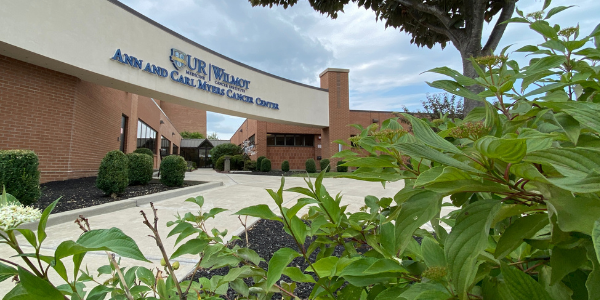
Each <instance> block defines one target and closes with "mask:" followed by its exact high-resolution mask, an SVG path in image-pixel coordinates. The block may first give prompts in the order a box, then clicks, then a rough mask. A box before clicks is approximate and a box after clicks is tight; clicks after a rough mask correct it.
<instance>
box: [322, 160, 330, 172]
mask: <svg viewBox="0 0 600 300" xmlns="http://www.w3.org/2000/svg"><path fill="white" fill-rule="evenodd" d="M319 165H320V167H321V171H323V170H327V171H326V172H329V171H331V168H329V159H327V158H326V159H322V160H321V161H320V162H319Z"/></svg>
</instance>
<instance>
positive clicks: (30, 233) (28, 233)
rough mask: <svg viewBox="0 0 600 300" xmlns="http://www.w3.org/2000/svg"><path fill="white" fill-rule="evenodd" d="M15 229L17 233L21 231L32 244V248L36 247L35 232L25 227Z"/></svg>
mask: <svg viewBox="0 0 600 300" xmlns="http://www.w3.org/2000/svg"><path fill="white" fill-rule="evenodd" d="M15 230H16V231H18V232H19V233H21V234H22V235H23V237H25V239H26V240H27V242H29V244H30V245H31V246H33V247H34V248H37V239H36V237H35V233H33V231H31V230H29V229H25V228H17V229H15Z"/></svg>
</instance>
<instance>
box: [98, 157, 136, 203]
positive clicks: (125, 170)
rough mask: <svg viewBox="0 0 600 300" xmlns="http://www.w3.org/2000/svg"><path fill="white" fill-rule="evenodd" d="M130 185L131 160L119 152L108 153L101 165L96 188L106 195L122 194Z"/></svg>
mask: <svg viewBox="0 0 600 300" xmlns="http://www.w3.org/2000/svg"><path fill="white" fill-rule="evenodd" d="M128 185H129V159H127V155H125V154H124V153H123V152H121V151H119V150H113V151H110V152H108V153H106V156H104V158H103V159H102V162H101V163H100V169H98V177H97V178H96V187H97V188H99V189H100V190H102V191H103V192H104V193H105V194H106V195H111V194H120V193H122V192H124V191H125V188H126V187H127V186H128Z"/></svg>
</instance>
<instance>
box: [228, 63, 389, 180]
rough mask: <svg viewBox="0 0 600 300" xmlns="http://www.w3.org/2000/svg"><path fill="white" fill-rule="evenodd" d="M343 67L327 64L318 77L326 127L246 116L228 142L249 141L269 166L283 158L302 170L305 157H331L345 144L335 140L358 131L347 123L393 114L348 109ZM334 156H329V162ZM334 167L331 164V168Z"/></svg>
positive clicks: (277, 164)
mask: <svg viewBox="0 0 600 300" xmlns="http://www.w3.org/2000/svg"><path fill="white" fill-rule="evenodd" d="M349 72H350V71H349V70H347V69H334V68H329V69H327V70H325V71H323V72H322V73H321V74H320V75H319V77H320V80H321V88H323V89H327V90H328V91H329V103H328V106H329V127H325V128H312V127H303V126H294V125H286V124H279V123H272V122H266V121H258V120H251V119H246V121H244V123H243V124H242V125H241V126H240V128H238V130H237V131H236V132H235V133H234V135H233V136H232V137H231V143H233V144H236V145H241V146H243V145H244V144H247V145H250V146H251V148H252V151H251V153H250V157H251V158H252V159H256V158H258V157H259V156H265V157H267V158H269V159H270V160H271V165H272V166H273V169H279V168H280V167H281V163H282V162H283V161H284V160H287V161H289V163H290V169H297V170H302V169H304V168H305V162H306V160H307V159H309V158H313V159H315V160H317V161H318V160H320V159H325V158H331V156H333V155H334V154H335V153H337V152H339V151H342V150H346V149H347V148H346V146H342V145H339V144H337V143H334V142H333V141H335V140H348V138H350V137H351V136H353V135H356V134H358V133H359V132H358V130H357V129H356V128H354V127H351V126H350V124H360V125H362V126H365V127H366V126H369V125H370V124H373V123H377V124H379V125H381V123H382V122H383V121H384V120H386V119H389V118H393V117H395V116H394V115H393V114H392V112H379V111H364V110H350V95H349V91H350V90H349V84H348V75H349ZM336 162H337V160H335V159H331V164H332V166H335V163H336ZM332 171H335V168H332Z"/></svg>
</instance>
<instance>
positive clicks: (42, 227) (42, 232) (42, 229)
mask: <svg viewBox="0 0 600 300" xmlns="http://www.w3.org/2000/svg"><path fill="white" fill-rule="evenodd" d="M58 200H60V198H58V199H56V200H54V202H52V203H50V205H48V206H47V207H46V209H44V212H43V213H42V217H41V218H40V222H39V223H38V232H37V234H38V244H39V245H41V244H42V242H43V241H44V240H45V239H46V224H47V223H48V217H49V216H50V214H51V213H52V210H53V209H54V207H55V206H56V203H58Z"/></svg>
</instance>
